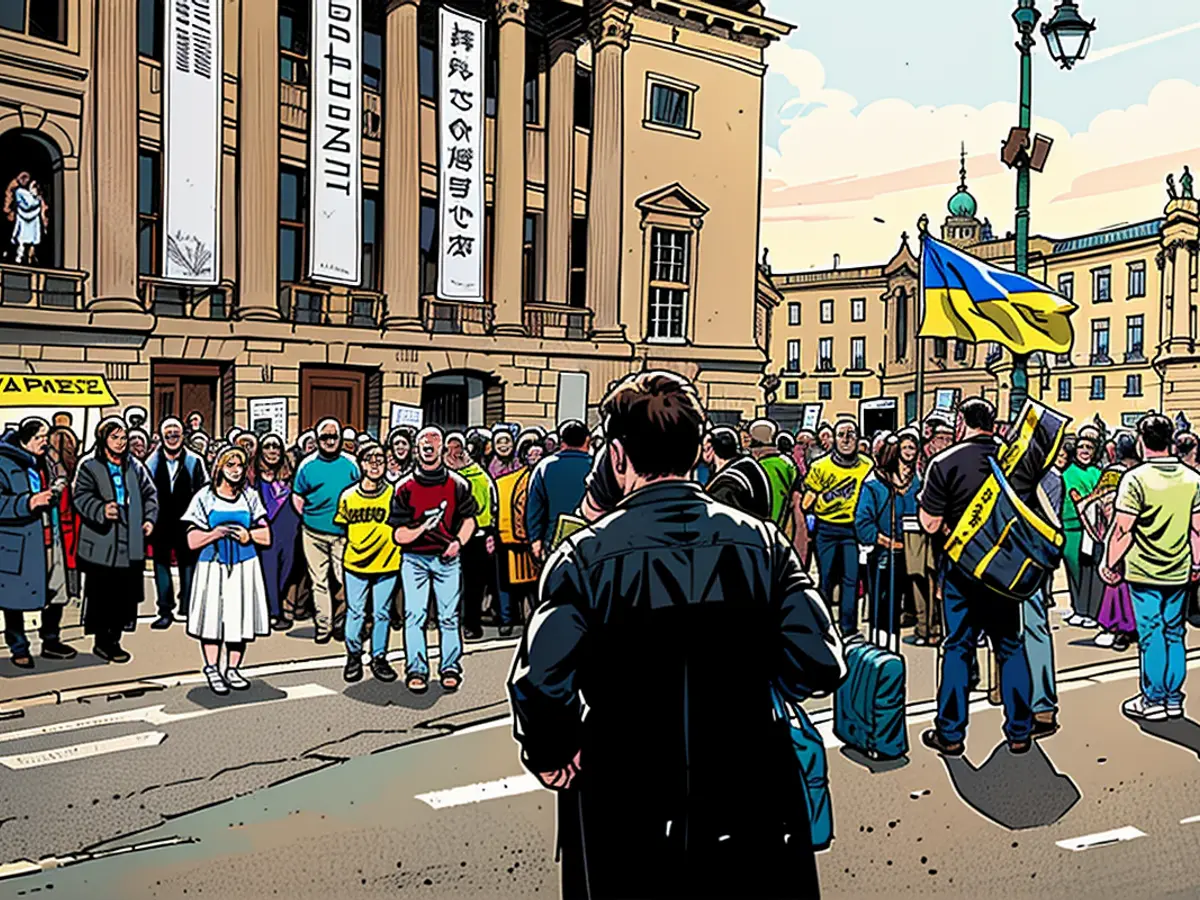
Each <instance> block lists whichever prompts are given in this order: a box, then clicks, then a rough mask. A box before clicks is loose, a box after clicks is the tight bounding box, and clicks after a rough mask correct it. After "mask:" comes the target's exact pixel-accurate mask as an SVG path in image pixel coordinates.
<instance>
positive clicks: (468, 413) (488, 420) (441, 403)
mask: <svg viewBox="0 0 1200 900" xmlns="http://www.w3.org/2000/svg"><path fill="white" fill-rule="evenodd" d="M421 410H422V412H423V413H424V421H425V423H426V424H427V425H436V426H438V427H439V428H442V429H444V430H446V431H464V430H466V429H467V428H474V427H479V426H483V427H486V428H491V427H492V426H493V425H496V424H497V423H499V422H503V421H504V385H503V384H502V383H501V382H500V379H498V378H497V377H496V376H494V375H489V374H487V373H484V372H476V371H464V372H443V373H439V374H437V375H430V376H429V377H427V378H426V379H425V381H424V383H423V384H422V385H421Z"/></svg>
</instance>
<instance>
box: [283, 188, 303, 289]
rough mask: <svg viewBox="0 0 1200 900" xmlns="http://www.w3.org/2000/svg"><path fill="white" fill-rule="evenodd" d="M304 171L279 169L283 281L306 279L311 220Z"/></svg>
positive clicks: (293, 282) (286, 282)
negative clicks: (307, 229)
mask: <svg viewBox="0 0 1200 900" xmlns="http://www.w3.org/2000/svg"><path fill="white" fill-rule="evenodd" d="M307 181H308V179H307V176H306V174H305V172H304V170H303V169H290V168H286V167H281V168H280V170H279V281H280V283H282V284H297V283H299V282H302V281H303V280H304V261H305V243H304V236H305V235H304V232H305V221H306V219H307V217H308V184H307Z"/></svg>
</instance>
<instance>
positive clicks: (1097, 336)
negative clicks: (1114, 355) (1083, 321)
mask: <svg viewBox="0 0 1200 900" xmlns="http://www.w3.org/2000/svg"><path fill="white" fill-rule="evenodd" d="M1110 359H1111V357H1110V356H1109V353H1108V319H1094V320H1093V321H1092V365H1096V364H1097V363H1105V362H1109V360H1110Z"/></svg>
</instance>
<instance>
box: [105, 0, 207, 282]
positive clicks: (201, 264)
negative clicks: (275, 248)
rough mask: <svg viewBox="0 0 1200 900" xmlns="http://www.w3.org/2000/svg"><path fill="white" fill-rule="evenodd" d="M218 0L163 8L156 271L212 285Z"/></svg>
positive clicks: (172, 2)
mask: <svg viewBox="0 0 1200 900" xmlns="http://www.w3.org/2000/svg"><path fill="white" fill-rule="evenodd" d="M224 6H225V4H224V2H223V0H167V3H166V6H165V7H164V11H165V12H166V28H165V32H166V33H165V36H164V37H165V41H166V45H165V55H164V57H163V240H162V250H161V252H162V273H163V277H164V278H167V279H169V280H170V281H175V282H180V283H182V284H216V283H217V281H218V280H219V279H220V273H221V267H220V255H221V143H222V122H221V118H222V102H223V99H224V98H223V91H224V84H223V78H224V66H223V64H222V60H223V58H224V57H223V56H222V34H223V27H222V23H221V17H222V10H223V8H224ZM100 215H101V216H103V215H104V210H100Z"/></svg>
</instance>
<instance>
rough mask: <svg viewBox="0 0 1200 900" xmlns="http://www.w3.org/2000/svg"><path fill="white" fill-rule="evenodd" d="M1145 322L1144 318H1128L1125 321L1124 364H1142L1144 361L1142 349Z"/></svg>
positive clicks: (1144, 355) (1144, 354)
mask: <svg viewBox="0 0 1200 900" xmlns="http://www.w3.org/2000/svg"><path fill="white" fill-rule="evenodd" d="M1145 321H1146V319H1145V317H1144V316H1130V317H1129V318H1127V319H1126V320H1125V362H1144V361H1145V359H1146V351H1145V348H1144V347H1143V343H1144V340H1145V338H1144V335H1145V331H1146V329H1145V324H1144V323H1145Z"/></svg>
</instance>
